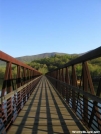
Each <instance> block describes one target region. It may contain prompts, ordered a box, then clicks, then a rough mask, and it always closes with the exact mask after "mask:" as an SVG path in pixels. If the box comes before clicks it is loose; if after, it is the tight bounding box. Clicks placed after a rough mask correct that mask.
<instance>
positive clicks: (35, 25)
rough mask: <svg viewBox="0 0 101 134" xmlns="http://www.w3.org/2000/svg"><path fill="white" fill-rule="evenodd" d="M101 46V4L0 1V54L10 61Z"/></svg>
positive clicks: (88, 0) (86, 1)
mask: <svg viewBox="0 0 101 134" xmlns="http://www.w3.org/2000/svg"><path fill="white" fill-rule="evenodd" d="M99 46H101V0H0V50H1V51H3V52H5V53H8V54H9V55H11V56H13V57H19V56H25V55H36V54H40V53H46V52H63V53H69V54H72V53H83V52H86V51H89V50H92V49H95V48H97V47H99Z"/></svg>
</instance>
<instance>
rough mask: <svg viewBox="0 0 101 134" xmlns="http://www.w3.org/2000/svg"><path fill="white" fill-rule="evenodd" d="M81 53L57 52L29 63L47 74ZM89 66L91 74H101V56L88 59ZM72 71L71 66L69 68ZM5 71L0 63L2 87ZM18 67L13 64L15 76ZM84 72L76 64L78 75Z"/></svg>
mask: <svg viewBox="0 0 101 134" xmlns="http://www.w3.org/2000/svg"><path fill="white" fill-rule="evenodd" d="M78 56H79V55H77V54H72V55H68V54H67V55H58V54H55V55H53V56H51V57H47V58H46V57H45V58H42V59H39V60H33V61H31V62H29V63H27V64H28V65H30V66H31V67H33V68H35V69H36V70H38V71H40V72H41V73H43V74H45V73H47V72H49V71H52V70H54V69H56V68H58V67H61V66H62V65H64V64H66V63H68V62H69V61H71V60H73V59H75V58H77V57H78ZM88 67H89V69H90V73H91V76H92V77H94V76H101V57H100V58H96V59H93V60H90V61H88ZM69 70H70V71H71V68H69ZM4 72H5V66H4V65H3V64H2V65H0V89H1V85H2V82H3V78H4ZM16 72H17V68H16V66H14V65H13V66H12V76H13V78H14V77H16ZM81 72H82V65H81V64H77V65H76V73H77V75H78V76H81Z"/></svg>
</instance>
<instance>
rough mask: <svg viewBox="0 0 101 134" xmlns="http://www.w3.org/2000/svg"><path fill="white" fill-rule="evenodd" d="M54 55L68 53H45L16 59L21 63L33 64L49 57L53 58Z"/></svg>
mask: <svg viewBox="0 0 101 134" xmlns="http://www.w3.org/2000/svg"><path fill="white" fill-rule="evenodd" d="M54 55H66V53H57V52H52V53H43V54H38V55H32V56H22V57H17V58H16V59H17V60H19V61H21V62H25V63H29V62H31V61H33V60H38V59H43V58H49V57H52V56H54Z"/></svg>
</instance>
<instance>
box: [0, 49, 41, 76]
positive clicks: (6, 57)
mask: <svg viewBox="0 0 101 134" xmlns="http://www.w3.org/2000/svg"><path fill="white" fill-rule="evenodd" d="M0 60H2V61H5V62H11V63H12V64H15V65H19V66H21V67H25V68H28V69H30V70H35V69H34V68H32V67H30V66H28V65H27V64H24V63H22V62H20V61H18V60H17V59H15V58H13V57H11V56H10V55H8V54H6V53H4V52H2V51H0ZM35 71H36V72H38V71H37V70H35ZM40 74H41V73H40Z"/></svg>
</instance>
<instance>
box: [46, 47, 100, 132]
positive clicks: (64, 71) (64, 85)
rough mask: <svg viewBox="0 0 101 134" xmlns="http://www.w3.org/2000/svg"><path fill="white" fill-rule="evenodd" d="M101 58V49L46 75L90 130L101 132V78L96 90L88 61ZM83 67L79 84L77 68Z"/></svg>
mask: <svg viewBox="0 0 101 134" xmlns="http://www.w3.org/2000/svg"><path fill="white" fill-rule="evenodd" d="M100 56H101V47H99V48H97V49H95V50H92V51H90V52H88V53H85V54H84V55H82V56H80V57H78V58H76V59H74V60H72V61H70V62H68V63H67V64H65V65H64V66H62V67H60V68H57V69H55V70H53V71H51V72H48V73H47V74H46V76H47V78H48V79H49V80H50V82H51V83H52V84H53V86H54V87H55V88H56V89H57V90H58V92H59V93H60V94H61V96H62V97H63V99H64V100H65V102H66V103H67V104H68V105H69V106H70V108H71V109H72V110H73V111H74V112H75V114H76V115H77V116H78V117H79V119H80V120H81V121H82V122H83V123H84V125H85V126H86V127H87V128H88V129H89V130H95V131H97V130H98V131H101V97H100V95H101V78H99V81H98V85H97V88H96V89H95V88H94V84H93V81H92V77H91V74H90V70H89V67H88V63H87V61H88V60H91V59H95V58H98V57H100ZM78 64H80V65H81V68H82V70H81V76H80V79H79V82H78V79H77V72H76V66H77V65H78Z"/></svg>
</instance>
